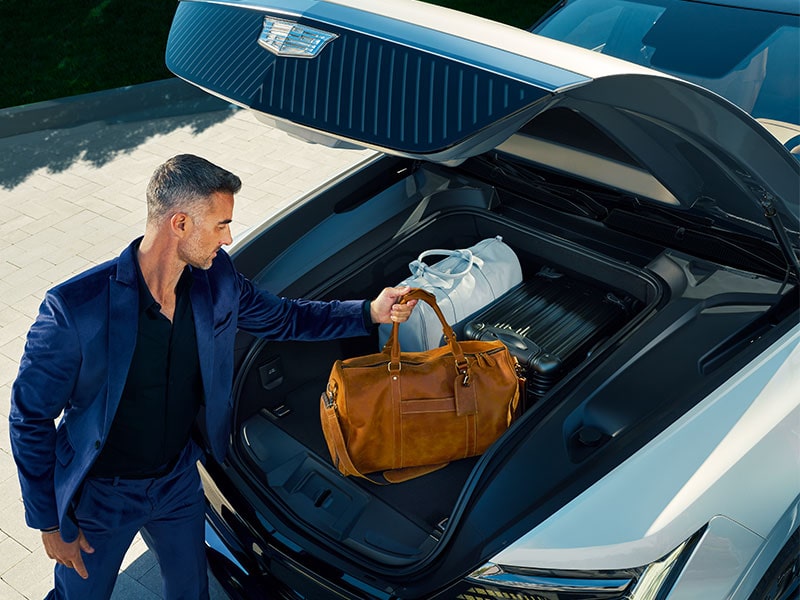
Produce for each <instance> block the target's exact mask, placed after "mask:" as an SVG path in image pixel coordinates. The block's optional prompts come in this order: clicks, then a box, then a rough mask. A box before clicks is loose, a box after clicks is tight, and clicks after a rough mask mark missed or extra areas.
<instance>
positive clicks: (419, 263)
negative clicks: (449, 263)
mask: <svg viewBox="0 0 800 600" xmlns="http://www.w3.org/2000/svg"><path fill="white" fill-rule="evenodd" d="M429 256H448V257H450V256H457V257H459V258H462V259H464V260H466V261H467V266H466V268H465V269H464V270H463V271H457V272H455V273H447V272H445V271H440V270H439V269H435V268H433V267H431V266H430V265H427V264H425V262H424V259H425V258H427V257H429ZM473 265H475V266H477V267H478V268H480V267H482V266H483V260H482V259H480V258H479V257H477V256H475V255H474V254H472V251H471V250H469V249H467V248H464V249H462V250H442V249H434V250H426V251H425V252H423V253H422V254H420V255H419V257H418V258H417V260H415V261H412V262H411V263H409V265H408V268H409V269H411V273H413V274H414V276H416V277H419V276H420V275H422V274H423V273H427V274H430V275H434V276H435V277H439V278H440V279H461V278H462V277H464V276H466V275H467V274H469V272H470V270H472V267H473Z"/></svg>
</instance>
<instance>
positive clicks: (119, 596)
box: [111, 573, 161, 600]
mask: <svg viewBox="0 0 800 600" xmlns="http://www.w3.org/2000/svg"><path fill="white" fill-rule="evenodd" d="M159 598H161V595H160V594H155V593H153V592H152V591H151V590H150V589H148V588H147V587H146V586H145V585H143V584H142V583H141V582H139V581H137V580H136V579H134V578H133V577H131V576H129V575H127V574H125V573H121V574H120V575H119V577H117V583H116V585H115V586H114V591H113V592H112V594H111V600H158V599H159Z"/></svg>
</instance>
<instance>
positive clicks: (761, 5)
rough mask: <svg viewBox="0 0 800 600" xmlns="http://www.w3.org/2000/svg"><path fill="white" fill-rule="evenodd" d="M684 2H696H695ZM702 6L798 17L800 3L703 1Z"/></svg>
mask: <svg viewBox="0 0 800 600" xmlns="http://www.w3.org/2000/svg"><path fill="white" fill-rule="evenodd" d="M684 1H686V2H696V0H684ZM702 4H717V5H719V6H733V7H736V8H749V9H752V10H760V11H768V12H780V13H786V14H789V15H800V2H798V1H797V0H703V2H702Z"/></svg>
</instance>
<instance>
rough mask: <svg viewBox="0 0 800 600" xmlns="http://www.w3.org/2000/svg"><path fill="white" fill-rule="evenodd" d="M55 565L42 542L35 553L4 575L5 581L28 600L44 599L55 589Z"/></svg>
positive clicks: (31, 553)
mask: <svg viewBox="0 0 800 600" xmlns="http://www.w3.org/2000/svg"><path fill="white" fill-rule="evenodd" d="M53 565H54V563H53V561H52V560H51V559H50V558H49V557H48V556H47V554H45V552H44V550H43V549H42V546H41V541H40V542H39V547H37V549H36V551H35V552H29V553H28V555H27V556H25V557H24V558H23V559H22V560H20V561H19V562H18V563H16V564H15V565H14V566H13V567H11V568H10V569H8V570H6V571H5V572H4V573H3V579H4V580H5V581H6V582H7V583H8V584H9V585H11V586H13V587H14V589H16V590H18V591H19V592H20V593H22V594H23V595H24V596H26V597H28V598H44V596H45V595H46V594H47V593H48V592H49V591H50V589H51V588H52V587H53V585H52V582H53Z"/></svg>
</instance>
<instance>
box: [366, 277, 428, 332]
mask: <svg viewBox="0 0 800 600" xmlns="http://www.w3.org/2000/svg"><path fill="white" fill-rule="evenodd" d="M410 289H411V288H410V287H408V286H407V285H404V286H402V287H387V288H383V290H382V291H381V293H380V294H378V297H377V298H375V300H373V301H372V302H370V304H369V316H370V317H371V318H372V322H373V323H394V322H397V323H402V322H404V321H407V320H408V317H409V316H411V311H412V310H413V309H414V305H416V303H417V301H416V300H409V301H408V303H407V304H399V301H400V298H402V297H403V296H404V295H406V294H407V293H408V291H409V290H410Z"/></svg>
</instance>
